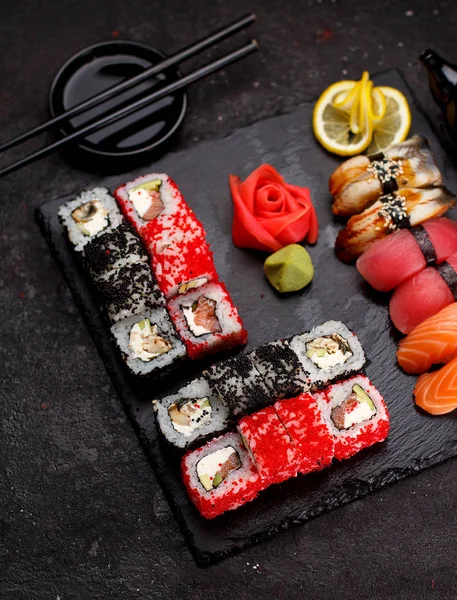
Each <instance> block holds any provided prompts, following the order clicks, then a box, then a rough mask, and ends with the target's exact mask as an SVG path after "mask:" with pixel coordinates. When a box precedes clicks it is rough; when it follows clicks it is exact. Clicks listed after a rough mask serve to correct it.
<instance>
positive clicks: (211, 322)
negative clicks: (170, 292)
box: [182, 295, 222, 337]
mask: <svg viewBox="0 0 457 600" xmlns="http://www.w3.org/2000/svg"><path fill="white" fill-rule="evenodd" d="M216 306H217V302H216V300H212V299H211V298H207V297H206V296H203V295H201V296H200V297H199V298H198V300H196V301H195V302H193V303H192V304H190V305H187V306H186V305H183V307H182V310H183V313H184V317H185V318H186V321H187V326H188V327H189V329H190V330H191V332H192V333H193V335H194V336H195V337H199V336H201V335H206V334H208V333H220V332H221V331H222V328H221V325H220V323H219V319H218V318H217V316H216Z"/></svg>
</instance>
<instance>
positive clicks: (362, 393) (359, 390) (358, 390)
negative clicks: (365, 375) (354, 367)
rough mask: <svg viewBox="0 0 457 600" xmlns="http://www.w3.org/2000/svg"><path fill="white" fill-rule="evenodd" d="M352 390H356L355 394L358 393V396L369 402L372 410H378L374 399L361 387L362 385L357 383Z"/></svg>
mask: <svg viewBox="0 0 457 600" xmlns="http://www.w3.org/2000/svg"><path fill="white" fill-rule="evenodd" d="M352 391H353V392H354V394H356V396H357V397H358V398H359V399H360V400H362V402H366V403H367V404H368V406H369V407H370V410H371V411H372V412H376V408H375V405H374V404H373V400H372V399H371V398H370V396H369V395H368V394H367V393H366V392H365V391H364V390H363V389H362V388H361V387H360V385H357V384H356V385H355V386H354V387H353V388H352Z"/></svg>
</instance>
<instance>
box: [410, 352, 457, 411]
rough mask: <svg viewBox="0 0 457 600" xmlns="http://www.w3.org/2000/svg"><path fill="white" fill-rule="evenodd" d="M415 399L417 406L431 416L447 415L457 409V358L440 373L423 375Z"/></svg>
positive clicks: (416, 389) (415, 392) (419, 380)
mask: <svg viewBox="0 0 457 600" xmlns="http://www.w3.org/2000/svg"><path fill="white" fill-rule="evenodd" d="M414 397H415V400H416V404H417V406H420V407H421V408H423V409H424V410H426V411H427V412H428V413H430V414H431V415H445V414H446V413H450V412H451V411H453V410H454V409H455V408H457V358H454V360H452V361H451V362H450V363H448V364H447V365H446V366H445V367H441V369H440V370H439V371H433V373H426V374H425V375H421V376H420V377H419V379H418V380H417V383H416V387H415V388H414Z"/></svg>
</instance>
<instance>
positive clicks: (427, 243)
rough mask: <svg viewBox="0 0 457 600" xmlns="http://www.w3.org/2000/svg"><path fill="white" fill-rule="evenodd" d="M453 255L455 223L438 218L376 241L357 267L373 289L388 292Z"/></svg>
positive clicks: (456, 234) (456, 247)
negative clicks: (427, 267)
mask: <svg viewBox="0 0 457 600" xmlns="http://www.w3.org/2000/svg"><path fill="white" fill-rule="evenodd" d="M454 252H457V222H455V221H452V220H451V219H447V218H446V217H439V218H437V219H430V220H429V221H426V222H425V223H424V224H423V225H418V226H417V227H413V228H412V229H411V230H409V229H401V230H399V231H395V232H394V233H393V234H392V235H388V236H387V237H385V238H383V239H382V240H378V241H377V242H375V243H374V244H373V245H372V246H370V248H368V250H367V251H366V252H364V253H363V254H362V256H359V258H358V259H357V264H356V266H357V270H358V271H359V273H360V274H361V275H362V277H363V278H364V279H366V281H368V283H369V284H370V285H371V286H372V287H374V288H375V289H376V290H379V291H380V292H390V290H393V289H394V288H396V287H397V286H398V285H400V283H402V282H403V281H405V280H406V279H408V277H412V276H413V275H415V274H416V273H419V271H422V269H424V268H425V267H426V266H427V265H431V264H435V263H440V262H442V261H443V260H445V259H446V258H447V257H448V256H451V254H454Z"/></svg>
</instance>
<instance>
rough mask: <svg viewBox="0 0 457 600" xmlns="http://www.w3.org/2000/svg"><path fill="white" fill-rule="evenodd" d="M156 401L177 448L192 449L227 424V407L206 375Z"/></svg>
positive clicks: (165, 429) (160, 422)
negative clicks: (192, 446) (212, 387)
mask: <svg viewBox="0 0 457 600" xmlns="http://www.w3.org/2000/svg"><path fill="white" fill-rule="evenodd" d="M153 404H154V410H155V413H156V417H157V423H158V426H159V428H160V431H161V432H162V435H163V436H164V438H165V439H166V440H167V441H168V442H169V443H170V444H172V445H173V446H175V447H176V448H188V447H190V446H191V445H192V444H193V442H195V441H196V440H200V441H203V439H204V438H205V437H209V436H212V435H215V434H217V433H219V432H220V431H222V430H223V429H225V427H226V426H227V407H226V406H225V404H224V402H223V400H221V398H219V396H216V395H215V394H213V393H212V392H211V389H210V387H209V385H208V382H207V381H206V380H205V379H202V378H201V379H195V380H194V381H191V382H190V383H189V384H188V385H186V386H185V387H183V388H181V389H180V390H179V391H178V392H177V393H176V394H173V395H171V396H167V397H165V398H162V399H161V400H154V402H153Z"/></svg>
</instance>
